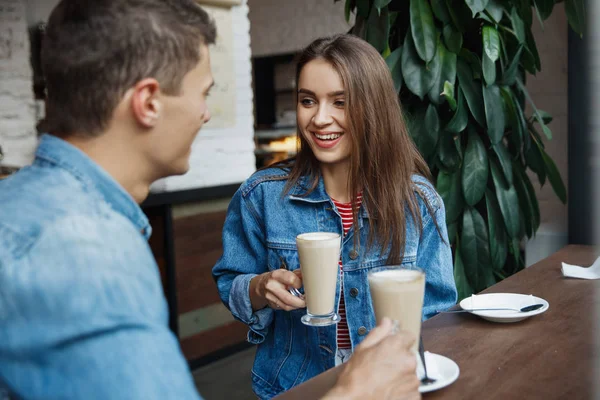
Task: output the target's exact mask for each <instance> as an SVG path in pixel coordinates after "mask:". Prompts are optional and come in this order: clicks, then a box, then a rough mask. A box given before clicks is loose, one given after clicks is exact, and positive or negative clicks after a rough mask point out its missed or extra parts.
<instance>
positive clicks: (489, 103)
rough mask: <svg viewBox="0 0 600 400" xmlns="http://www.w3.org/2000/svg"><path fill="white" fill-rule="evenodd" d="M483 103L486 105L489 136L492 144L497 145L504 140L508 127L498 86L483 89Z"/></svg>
mask: <svg viewBox="0 0 600 400" xmlns="http://www.w3.org/2000/svg"><path fill="white" fill-rule="evenodd" d="M483 101H484V104H485V117H486V121H487V127H488V136H489V137H490V141H491V142H492V144H496V143H498V142H500V141H501V140H502V137H503V136H504V128H505V125H506V118H505V116H504V107H503V104H502V97H501V95H500V89H499V88H498V86H497V85H491V86H488V87H484V88H483Z"/></svg>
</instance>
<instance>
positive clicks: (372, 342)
mask: <svg viewBox="0 0 600 400" xmlns="http://www.w3.org/2000/svg"><path fill="white" fill-rule="evenodd" d="M392 328H393V325H392V321H391V320H389V319H387V318H384V319H383V321H382V322H381V324H380V325H379V326H378V327H377V328H375V329H373V330H372V331H371V333H370V334H369V335H368V336H367V337H366V338H365V340H364V341H363V342H362V343H361V344H360V345H359V346H358V347H357V348H356V350H355V351H354V354H353V355H352V357H351V358H350V360H349V361H348V363H347V364H346V365H344V366H343V370H342V372H341V373H340V376H339V377H338V380H337V383H336V384H335V386H334V387H333V388H332V389H331V390H330V391H329V392H328V393H327V395H326V396H325V399H328V400H329V399H377V400H386V399H402V400H415V399H420V398H421V395H420V393H419V379H418V378H417V375H416V373H415V370H416V366H417V363H416V359H415V355H414V353H412V352H411V351H410V347H411V346H412V344H413V343H414V341H415V338H414V337H412V336H411V335H410V334H409V333H407V332H404V331H401V332H399V333H397V334H392Z"/></svg>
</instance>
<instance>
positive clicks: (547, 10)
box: [535, 0, 554, 20]
mask: <svg viewBox="0 0 600 400" xmlns="http://www.w3.org/2000/svg"><path fill="white" fill-rule="evenodd" d="M535 7H536V9H537V12H538V15H539V16H540V18H541V19H542V20H546V19H548V17H549V16H550V14H552V8H553V7H554V0H535Z"/></svg>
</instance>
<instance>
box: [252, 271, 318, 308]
mask: <svg viewBox="0 0 600 400" xmlns="http://www.w3.org/2000/svg"><path fill="white" fill-rule="evenodd" d="M301 286H302V275H301V274H300V270H296V271H293V272H292V271H287V270H285V269H277V270H274V271H269V272H265V273H264V274H260V275H258V276H255V277H254V278H252V280H251V281H250V290H249V291H250V302H251V303H252V309H253V310H254V311H256V310H260V309H261V308H264V307H266V306H269V307H271V308H272V309H274V310H285V311H291V310H296V309H298V308H304V307H306V303H305V302H304V299H301V298H299V297H296V296H294V295H292V294H291V293H290V292H289V291H288V287H295V288H296V289H300V287H301Z"/></svg>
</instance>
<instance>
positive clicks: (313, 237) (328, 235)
mask: <svg viewBox="0 0 600 400" xmlns="http://www.w3.org/2000/svg"><path fill="white" fill-rule="evenodd" d="M339 238H340V235H339V234H337V233H333V232H310V233H302V234H300V235H298V236H297V239H298V240H306V241H320V240H332V239H339Z"/></svg>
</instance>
